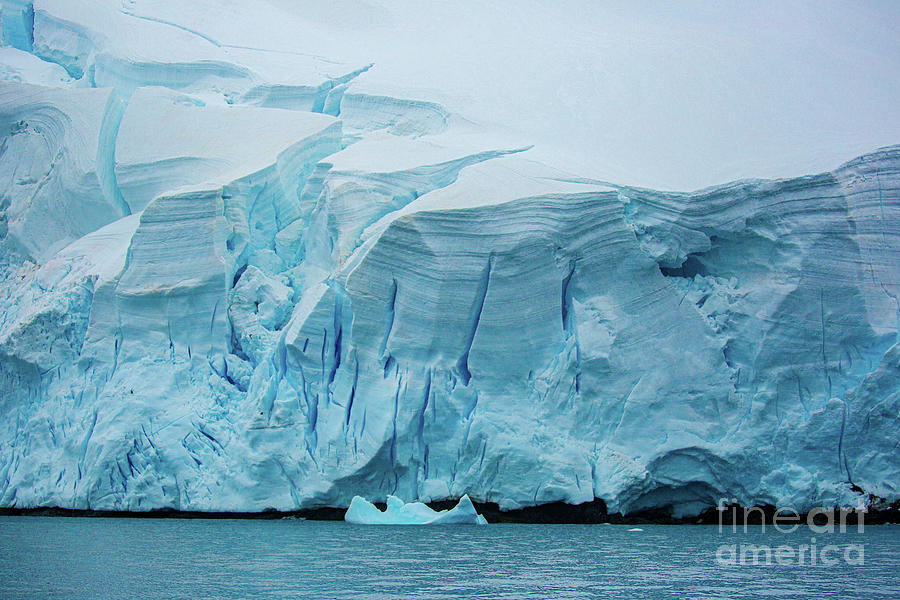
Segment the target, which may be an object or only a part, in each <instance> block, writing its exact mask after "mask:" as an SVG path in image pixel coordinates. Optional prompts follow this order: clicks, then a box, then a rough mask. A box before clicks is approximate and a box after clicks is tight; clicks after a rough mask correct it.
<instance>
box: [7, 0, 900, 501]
mask: <svg viewBox="0 0 900 600" xmlns="http://www.w3.org/2000/svg"><path fill="white" fill-rule="evenodd" d="M118 4H119V3H118V2H116V3H105V2H96V3H89V4H85V5H84V6H82V5H80V4H79V3H72V2H68V1H66V2H63V1H56V0H52V1H50V0H48V1H43V2H35V3H33V4H32V3H26V2H21V1H8V0H6V1H4V2H3V8H2V13H0V16H2V19H3V27H2V32H3V42H4V44H5V45H6V46H5V47H4V48H2V49H0V63H2V68H0V76H2V77H3V79H4V83H3V85H2V87H0V127H2V129H0V131H2V135H3V137H2V143H0V179H2V181H3V185H2V186H0V208H2V211H3V212H2V217H0V232H2V234H3V238H2V241H0V277H2V284H0V413H2V415H3V419H2V423H0V506H7V507H9V506H16V507H32V506H63V507H72V508H93V509H116V510H148V509H152V508H161V507H169V508H176V509H182V510H217V511H228V510H239V511H256V510H263V509H267V508H276V509H285V510H287V509H296V508H308V507H317V506H347V505H348V504H349V503H350V501H351V499H352V498H353V497H354V496H355V495H357V494H359V495H362V496H366V497H369V498H373V497H384V496H386V495H397V496H400V497H402V498H404V499H406V500H421V501H430V500H441V499H447V498H460V497H462V496H464V495H465V494H468V495H470V496H471V497H472V498H474V499H475V500H478V501H489V502H496V503H498V504H499V505H500V506H501V507H502V508H516V507H521V506H528V505H534V504H541V503H546V502H554V501H565V502H569V503H581V502H585V501H590V500H593V499H594V498H602V499H604V500H605V501H606V502H607V504H608V505H609V507H610V509H611V510H616V511H635V510H640V509H645V508H658V507H669V508H671V509H672V510H673V511H674V512H675V513H676V514H690V513H692V512H696V511H698V510H700V509H702V508H705V507H707V506H711V505H714V504H715V503H716V501H717V500H718V499H719V498H720V497H728V498H736V499H738V501H740V502H742V503H744V504H758V503H771V504H779V505H792V506H795V507H797V508H799V509H803V508H809V507H811V506H814V505H821V504H834V503H851V502H854V501H855V498H856V492H854V491H853V489H852V487H853V486H858V487H859V488H862V489H864V490H865V491H866V492H868V493H873V494H877V495H879V496H883V497H887V498H892V499H896V498H898V497H900V490H898V488H897V482H898V481H900V457H898V453H897V451H896V446H897V439H898V437H897V425H898V414H900V345H898V317H900V305H898V294H900V240H898V238H897V234H898V232H900V147H889V148H885V149H882V150H879V151H876V152H873V153H871V154H867V155H865V156H863V157H860V158H858V159H856V160H853V161H851V162H849V163H847V164H845V165H843V166H841V167H839V168H837V169H835V170H834V171H831V172H828V173H823V174H820V175H815V176H808V177H800V178H796V179H785V180H775V181H763V180H759V181H741V182H737V183H733V184H728V185H724V186H719V187H715V188H709V189H705V190H701V191H699V192H693V193H673V192H655V191H652V190H648V189H642V188H635V187H627V186H618V185H610V184H607V183H602V182H598V181H594V180H591V179H586V178H579V177H575V176H573V175H571V174H568V173H564V172H561V171H559V170H558V169H555V168H551V167H549V166H546V165H544V164H542V163H540V162H537V161H534V160H532V159H529V149H528V147H527V146H524V145H518V144H497V143H496V139H497V138H494V137H492V135H491V133H490V131H488V129H489V128H487V127H486V126H482V125H479V124H475V123H473V122H471V121H469V120H467V119H465V118H463V117H461V116H460V115H458V114H456V113H454V112H453V111H451V110H449V109H446V108H444V107H443V106H441V105H440V104H437V103H434V102H430V101H427V100H422V99H406V98H402V97H391V96H387V95H379V94H373V93H360V92H354V90H353V85H354V82H355V81H356V79H357V78H359V77H361V76H362V75H363V74H365V73H366V72H367V70H368V69H370V67H371V65H369V64H368V63H360V64H344V63H335V62H332V61H329V60H326V59H324V58H321V57H316V56H307V55H302V56H301V55H285V54H283V53H270V52H263V51H257V50H253V49H251V48H245V47H241V46H238V45H235V44H228V43H225V42H222V41H220V40H219V39H218V38H217V37H214V36H212V35H211V34H210V35H208V34H204V33H200V32H197V31H194V30H193V29H192V28H191V27H189V26H185V25H180V24H179V23H177V22H176V21H175V20H174V19H176V18H177V15H174V16H173V15H171V14H169V13H168V12H167V10H171V7H168V8H167V5H166V3H163V2H133V1H131V2H125V3H123V5H122V7H118ZM117 7H118V8H117ZM120 8H121V9H120ZM148 11H149V12H148ZM154 11H155V12H154ZM148 15H152V18H151V16H148ZM188 16H190V15H188ZM186 22H189V21H186ZM111 32H119V34H117V35H112V33H111ZM137 37H143V38H146V39H154V40H156V43H154V44H153V46H135V45H134V44H129V43H127V42H128V40H129V39H135V38H137Z"/></svg>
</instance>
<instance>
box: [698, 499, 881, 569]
mask: <svg viewBox="0 0 900 600" xmlns="http://www.w3.org/2000/svg"><path fill="white" fill-rule="evenodd" d="M718 512H719V534H720V535H729V536H731V535H737V534H741V533H743V534H747V533H748V532H751V531H752V532H760V533H766V531H770V532H771V531H773V530H774V532H777V533H780V534H784V535H785V536H788V535H790V536H791V538H790V539H784V540H783V542H784V543H781V544H768V543H749V542H748V541H747V540H746V538H745V539H743V540H740V541H738V540H736V541H735V542H734V543H725V544H721V545H720V546H719V547H718V548H717V549H716V562H717V563H718V564H720V565H724V566H744V565H763V566H770V565H778V566H790V567H805V566H810V567H815V566H819V565H820V566H825V567H828V566H834V565H837V564H846V565H863V564H865V560H866V555H865V550H866V548H865V544H856V543H853V544H834V543H830V540H829V539H827V538H826V539H824V540H823V539H816V536H817V535H819V536H825V535H827V536H831V534H834V533H836V532H839V533H847V531H848V530H849V531H853V530H854V529H855V530H856V531H857V532H859V533H863V529H864V523H863V520H864V518H863V517H864V515H865V511H864V510H858V511H846V510H840V509H824V508H816V509H813V510H812V511H810V512H809V513H807V514H806V515H801V514H800V513H799V512H797V511H796V510H794V509H793V508H778V509H775V510H774V513H773V512H771V510H770V511H769V512H766V511H765V510H763V509H762V508H759V507H753V508H744V507H742V506H739V505H738V504H737V500H733V501H732V502H731V503H729V502H728V500H727V499H724V498H722V499H720V500H719V504H718ZM848 517H849V518H848ZM751 528H752V529H751ZM798 532H800V533H801V534H802V533H804V532H806V533H809V537H807V536H803V537H802V538H801V540H802V541H795V540H797V537H796V536H795V535H792V534H797V533H798ZM767 541H768V540H767Z"/></svg>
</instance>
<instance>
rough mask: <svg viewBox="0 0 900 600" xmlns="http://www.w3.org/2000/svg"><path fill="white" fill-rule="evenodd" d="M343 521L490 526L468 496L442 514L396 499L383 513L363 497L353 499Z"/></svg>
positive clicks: (368, 523)
mask: <svg viewBox="0 0 900 600" xmlns="http://www.w3.org/2000/svg"><path fill="white" fill-rule="evenodd" d="M344 520H345V521H347V522H348V523H356V524H358V525H487V520H486V519H485V518H484V517H483V516H481V515H479V514H478V512H477V511H476V510H475V506H474V505H473V504H472V501H471V500H470V499H469V497H468V496H465V495H464V496H463V497H462V498H460V499H459V503H458V504H457V505H456V506H454V507H453V508H451V509H449V510H439V511H435V510H433V509H431V508H430V507H429V506H428V505H426V504H423V503H421V502H409V503H405V502H403V500H401V499H400V498H398V497H396V496H388V497H387V508H386V509H385V511H384V512H382V511H380V510H378V508H377V507H376V506H375V505H374V504H372V503H371V502H369V501H368V500H366V499H365V498H363V497H362V496H354V497H353V499H352V500H351V501H350V508H348V509H347V514H345V515H344Z"/></svg>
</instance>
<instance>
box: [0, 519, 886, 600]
mask: <svg viewBox="0 0 900 600" xmlns="http://www.w3.org/2000/svg"><path fill="white" fill-rule="evenodd" d="M631 529H633V527H631V526H622V525H514V524H509V525H496V524H495V525H488V526H486V527H476V526H444V527H431V528H429V527H390V526H382V527H372V526H369V527H366V526H354V525H349V524H346V523H342V522H321V521H318V522H317V521H298V520H276V521H259V520H227V519H208V520H207V519H202V520H187V519H101V518H59V517H56V518H53V517H0V598H3V599H4V600H13V599H18V598H60V599H66V600H76V599H81V598H85V599H87V598H89V599H96V600H106V599H113V598H129V599H131V598H148V599H155V598H165V599H176V598H190V599H201V598H217V599H220V598H263V599H266V598H302V599H304V600H308V599H317V598H492V599H493V598H510V599H517V600H518V599H523V598H542V599H543V598H629V599H633V598H638V599H644V600H655V599H662V598H666V599H668V598H673V599H676V598H677V599H679V600H680V599H684V598H723V599H724V598H728V599H736V598H760V597H768V598H777V599H781V600H783V599H790V598H867V599H878V598H884V599H890V600H896V599H897V598H900V560H898V547H900V544H898V542H900V526H897V525H883V526H874V525H870V526H868V527H866V528H865V531H864V532H862V533H859V532H857V531H856V529H855V528H851V529H850V530H849V531H848V532H846V533H843V534H842V533H838V532H836V533H832V534H815V532H812V531H810V530H809V529H807V528H805V527H804V528H802V529H800V530H798V531H796V532H795V533H792V534H783V533H779V532H777V531H775V530H774V529H772V528H771V527H769V528H768V529H767V531H766V532H765V533H763V532H761V531H760V530H759V527H751V528H750V529H749V530H748V532H747V533H743V532H742V531H740V530H739V531H738V532H737V533H733V532H732V531H731V529H730V528H726V529H725V530H724V531H719V528H718V527H716V526H699V525H698V526H671V525H669V526H667V525H642V526H640V529H642V531H630V530H631ZM813 540H814V541H813ZM746 544H752V545H753V546H755V547H757V549H758V548H759V547H768V548H770V549H772V550H773V552H774V551H775V549H777V548H782V550H781V552H782V554H781V564H777V563H776V562H775V558H772V559H771V560H770V561H769V562H770V564H768V565H766V564H765V555H764V554H762V553H761V554H759V555H756V556H757V561H756V562H757V564H753V554H752V553H748V554H747V555H746V556H745V560H744V561H743V562H742V561H741V560H740V559H741V556H740V551H741V546H742V545H746ZM732 545H734V547H735V551H734V553H733V554H732V553H731V551H730V547H731V546H732ZM803 545H806V546H809V547H812V548H814V549H815V551H814V552H812V551H811V550H809V549H807V551H806V552H804V556H803V558H804V559H805V560H804V561H803V564H799V563H800V561H799V559H798V558H797V556H796V553H797V552H799V548H800V546H803ZM826 547H828V549H827V550H825V554H824V556H823V555H822V550H823V549H825V548H826ZM848 547H849V548H850V551H849V553H848V551H847V548H848ZM723 548H724V549H723ZM784 548H793V549H794V552H795V555H794V557H793V558H792V559H787V558H786V557H787V556H788V554H789V552H788V550H784ZM860 548H862V556H860ZM811 554H815V556H816V559H817V560H816V564H815V565H812V564H810V561H811V559H810V556H811ZM717 555H718V559H719V560H717ZM773 557H774V555H773ZM732 558H734V559H735V560H733V561H731V559H732ZM823 559H824V561H825V562H828V563H833V562H835V561H836V564H827V565H826V564H822V561H823ZM729 561H730V562H729ZM732 563H733V564H732Z"/></svg>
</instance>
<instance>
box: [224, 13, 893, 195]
mask: <svg viewBox="0 0 900 600" xmlns="http://www.w3.org/2000/svg"><path fill="white" fill-rule="evenodd" d="M268 2H270V3H271V4H272V5H274V6H277V7H278V8H280V9H283V10H285V11H288V12H289V13H290V17H291V18H290V21H291V22H293V23H294V24H295V25H296V24H298V23H299V24H302V27H300V28H299V29H298V27H297V26H287V21H286V20H283V19H260V20H258V21H257V23H260V24H261V25H260V26H258V27H256V31H255V32H248V27H247V26H242V27H237V28H235V31H236V32H237V33H236V35H240V36H250V37H255V38H256V40H257V41H256V43H259V44H264V45H269V46H281V47H285V46H290V47H291V48H294V49H296V50H301V51H308V52H316V53H318V54H324V55H326V56H329V57H335V58H340V59H343V60H349V61H372V62H374V63H375V68H373V69H372V70H371V71H370V72H368V73H366V74H365V75H363V76H362V77H361V78H360V79H359V80H358V82H357V83H355V84H354V89H357V90H370V91H383V92H385V93H396V94H400V93H407V94H412V95H417V96H420V97H424V98H429V97H431V98H434V99H436V100H438V101H441V102H443V103H444V104H446V105H448V106H450V107H451V108H452V109H454V110H457V111H459V112H461V113H462V114H464V115H465V116H467V117H469V118H471V119H473V120H475V121H478V122H480V123H484V124H487V123H496V124H499V125H503V126H505V127H507V128H510V129H511V130H513V131H515V132H517V134H518V135H514V136H511V139H512V138H514V139H522V140H523V141H525V142H529V143H535V144H537V147H536V148H535V150H534V151H533V154H534V156H535V157H536V158H541V159H542V160H546V161H549V162H553V163H554V164H555V165H556V166H562V167H564V168H568V169H569V170H571V171H574V172H577V173H579V174H583V175H588V176H595V177H600V178H605V179H608V180H611V181H614V182H616V183H627V184H634V185H643V186H648V187H656V188H667V189H681V190H687V189H695V188H700V187H704V186H708V185H712V184H717V183H723V182H726V181H729V180H732V179H736V178H742V177H779V176H796V175H802V174H806V173H811V172H817V171H822V170H827V169H831V168H834V167H836V166H838V165H839V164H840V163H842V162H844V161H845V160H848V159H851V158H853V157H855V156H857V155H858V154H861V153H864V152H868V151H871V150H875V149H876V148H878V147H881V146H885V145H890V144H897V143H900V93H898V91H900V90H898V84H900V35H898V34H897V32H898V31H900V2H896V1H887V2H828V1H821V0H819V1H815V2H799V1H798V2H780V1H773V2H752V3H741V2H721V3H716V2H712V1H709V0H704V1H698V2H683V1H679V2H621V3H618V2H617V3H604V2H591V1H587V0H585V1H575V0H559V1H554V2H532V1H516V2H513V1H511V0H510V1H506V0H500V1H494V2H482V1H473V0H463V1H457V2H418V1H417V2H413V1H412V0H397V1H390V2H389V1H387V0H370V1H365V2H363V1H357V0H336V1H333V2H315V3H311V2H310V3H308V2H295V1H294V0H268ZM254 7H255V8H254V12H256V13H257V14H259V12H260V11H259V10H257V9H258V8H259V5H257V4H254ZM265 23H268V25H267V26H266V25H265ZM281 25H284V26H283V27H282V28H281V31H280V32H279V31H275V30H273V26H275V27H279V26H281ZM303 31H305V32H306V33H305V34H304V33H303Z"/></svg>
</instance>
